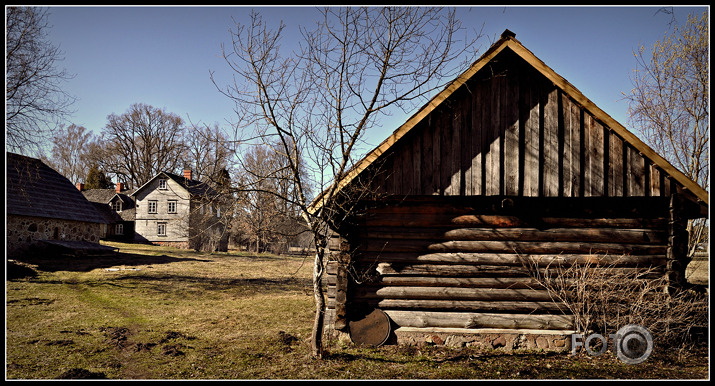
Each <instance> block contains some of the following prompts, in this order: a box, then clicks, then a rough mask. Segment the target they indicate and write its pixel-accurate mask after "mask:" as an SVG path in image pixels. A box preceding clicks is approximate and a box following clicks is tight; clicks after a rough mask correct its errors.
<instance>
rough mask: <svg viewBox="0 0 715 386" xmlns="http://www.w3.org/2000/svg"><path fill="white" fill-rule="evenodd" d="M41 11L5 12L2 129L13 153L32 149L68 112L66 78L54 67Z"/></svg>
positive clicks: (55, 54) (56, 53)
mask: <svg viewBox="0 0 715 386" xmlns="http://www.w3.org/2000/svg"><path fill="white" fill-rule="evenodd" d="M47 16H48V13H47V9H44V8H37V7H7V8H6V9H5V129H6V134H7V142H6V144H7V146H8V147H9V149H11V150H13V151H18V152H21V151H23V150H25V151H28V150H30V149H32V148H34V149H35V150H38V149H39V148H40V147H41V145H42V142H43V141H45V140H48V139H50V137H51V134H52V131H53V130H54V129H55V127H56V126H57V124H58V123H59V122H62V121H63V120H64V119H65V118H66V117H67V116H69V115H70V114H71V111H70V110H69V109H70V107H71V105H72V104H73V103H74V98H73V97H71V96H70V95H68V94H67V93H66V92H65V91H64V90H62V83H63V82H64V81H66V80H68V79H70V78H71V76H70V75H69V74H68V73H67V72H66V71H65V70H64V69H58V68H57V62H59V61H61V60H63V57H62V52H61V51H60V49H59V47H57V46H54V45H53V44H52V43H51V42H49V41H48V40H47V30H48V29H49V27H50V26H49V25H48V21H47Z"/></svg>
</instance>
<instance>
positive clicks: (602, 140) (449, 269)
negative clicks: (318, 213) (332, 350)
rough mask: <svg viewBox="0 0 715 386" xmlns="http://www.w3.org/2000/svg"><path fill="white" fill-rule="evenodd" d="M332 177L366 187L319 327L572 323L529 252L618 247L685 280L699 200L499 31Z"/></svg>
mask: <svg viewBox="0 0 715 386" xmlns="http://www.w3.org/2000/svg"><path fill="white" fill-rule="evenodd" d="M337 184H338V189H339V191H341V192H349V191H350V189H351V188H353V187H356V186H359V187H360V188H358V189H359V190H362V189H363V188H362V187H367V190H368V191H369V192H370V195H369V197H368V198H364V199H361V200H360V202H359V203H358V204H357V205H356V206H357V208H358V209H357V210H355V211H353V212H351V213H349V217H348V218H347V220H346V221H344V222H343V223H342V225H341V227H340V229H338V230H337V231H336V233H335V236H334V240H333V241H334V242H333V243H332V249H333V250H334V252H335V253H333V255H332V257H331V261H330V262H328V268H327V272H328V275H327V283H328V313H327V317H326V320H327V321H328V322H327V323H326V325H327V326H328V328H329V329H330V330H331V331H332V330H337V331H345V332H350V331H349V330H350V324H351V323H358V322H359V320H360V319H361V318H362V317H363V316H364V315H365V314H366V313H367V312H368V311H370V310H373V309H378V310H381V311H382V312H384V313H385V314H386V315H387V316H388V317H389V319H390V321H391V323H392V327H393V328H394V329H395V330H394V335H395V336H397V338H398V341H399V339H400V337H401V336H408V335H409V334H407V332H409V333H412V335H413V336H416V335H419V334H422V336H426V337H428V339H431V338H430V337H434V338H435V339H438V340H439V339H444V335H439V336H442V338H439V336H438V335H435V334H439V333H449V334H482V335H484V334H487V335H488V334H492V333H513V334H516V335H512V336H517V335H518V334H524V333H529V334H531V335H532V336H537V335H538V336H543V337H546V338H547V340H548V337H549V336H558V335H561V336H564V335H567V334H569V333H570V332H571V331H572V330H573V319H572V318H571V317H569V315H564V314H563V313H562V312H557V311H556V309H555V307H554V303H553V301H552V300H551V298H550V297H549V295H548V294H547V293H545V291H542V290H538V289H534V288H533V286H530V285H529V284H528V281H529V275H528V273H526V272H524V269H523V268H524V267H523V259H522V258H523V257H524V256H527V257H532V258H535V259H540V260H543V261H548V260H549V259H552V260H553V259H555V258H557V257H558V258H559V259H562V260H564V261H577V260H583V259H588V258H589V256H593V255H595V254H599V255H609V256H624V257H625V258H624V259H621V260H620V261H621V264H623V268H625V269H628V268H630V267H635V266H638V265H641V266H642V265H650V266H655V267H658V269H660V272H662V274H663V275H667V278H668V280H669V283H670V284H671V285H676V286H677V285H681V284H683V282H684V276H683V275H684V270H685V267H686V265H687V261H685V258H686V246H687V231H686V223H687V220H688V219H692V218H702V217H707V213H708V200H709V196H708V193H707V191H705V190H704V189H703V188H702V187H701V186H699V185H698V184H696V183H695V182H693V181H692V180H690V179H689V178H687V177H686V176H685V175H684V174H683V173H682V172H680V171H679V170H677V169H676V168H674V167H673V166H672V165H671V164H670V163H668V162H667V161H666V160H665V159H664V158H663V157H662V156H661V155H659V154H657V153H656V152H654V151H653V150H652V149H651V148H650V147H648V146H647V145H646V144H644V143H643V142H642V141H641V140H640V139H638V138H637V137H636V136H635V135H633V134H632V133H631V132H629V131H628V130H627V129H626V128H625V127H623V126H622V125H621V124H619V123H618V122H616V121H615V120H614V119H613V118H611V117H610V116H609V115H608V114H607V113H605V112H604V111H602V110H601V109H600V108H598V107H597V106H596V105H595V104H594V103H593V102H591V101H590V100H589V99H588V98H586V97H585V96H584V95H583V94H582V93H581V92H580V91H579V90H577V89H576V88H575V87H574V86H573V85H571V84H570V83H569V82H568V81H566V80H565V79H564V78H562V77H561V76H559V75H558V74H556V73H555V72H554V71H553V70H552V69H551V68H549V67H548V66H547V65H546V64H545V63H544V62H542V61H541V60H540V59H538V58H537V57H536V56H535V55H534V54H533V53H531V52H530V51H529V50H528V49H526V48H525V47H524V46H523V45H522V44H521V43H520V42H519V41H518V40H516V38H515V35H514V34H513V33H511V32H509V31H508V30H507V31H505V33H504V34H502V36H501V38H500V39H499V40H498V41H497V42H496V43H495V44H494V45H492V46H491V47H490V48H489V50H488V51H487V52H486V53H485V54H484V55H482V56H481V58H479V59H478V60H477V61H476V62H475V63H474V64H473V65H472V66H471V67H470V68H469V69H467V70H466V71H465V72H464V73H463V74H462V75H460V76H459V77H458V78H457V79H455V80H454V81H452V82H451V83H450V84H449V85H448V86H447V87H446V88H445V89H444V90H443V91H441V92H440V93H439V94H437V95H436V96H435V97H434V98H432V100H430V101H429V102H428V103H427V104H426V105H424V106H423V107H422V108H421V109H420V110H419V111H418V112H417V113H416V114H415V115H413V116H412V117H411V118H409V119H408V120H407V122H405V123H404V124H403V125H402V126H400V127H399V128H398V129H397V130H395V131H394V133H393V134H392V135H390V136H389V137H388V138H387V139H385V140H384V141H383V142H382V143H381V144H380V145H379V146H378V147H377V148H375V149H374V150H373V151H371V152H370V153H369V154H368V155H367V156H366V157H365V158H364V159H362V160H361V161H360V162H358V163H357V164H356V166H355V167H354V168H353V169H352V170H351V171H350V172H349V173H348V174H347V176H346V177H345V178H344V179H342V180H340V181H337ZM346 195H347V196H349V194H346ZM315 202H316V204H315V205H318V206H319V205H320V203H321V201H320V197H319V198H318V199H317V200H316V201H315ZM364 310H367V311H364ZM491 336H492V337H493V336H494V335H491ZM405 339H406V338H405ZM497 340H498V339H497ZM502 340H503V339H502ZM502 343H503V344H502V345H505V344H506V345H508V342H506V343H505V342H502ZM561 343H563V340H562V341H561V342H557V343H555V344H556V345H559V344H561ZM550 344H551V345H553V344H554V342H553V341H552V342H551V343H550ZM545 345H546V346H547V347H548V346H549V343H546V344H545Z"/></svg>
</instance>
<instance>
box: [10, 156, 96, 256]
mask: <svg viewBox="0 0 715 386" xmlns="http://www.w3.org/2000/svg"><path fill="white" fill-rule="evenodd" d="M6 154H7V174H6V181H7V182H6V183H7V187H6V208H7V212H6V215H7V217H6V233H7V238H6V240H7V246H6V248H7V251H6V252H7V255H8V256H9V257H13V256H19V255H22V254H24V253H27V252H28V251H30V250H31V249H32V248H33V247H36V246H38V245H43V244H48V243H52V242H54V243H57V244H61V243H75V244H76V245H80V244H83V243H92V244H96V245H97V246H99V244H98V242H99V239H100V235H101V234H102V233H103V232H104V231H105V228H106V224H107V220H106V219H105V218H104V217H103V216H102V215H101V214H100V213H98V212H97V210H96V209H95V207H94V206H93V205H92V204H91V203H90V202H89V201H87V200H86V199H85V198H84V196H83V195H82V193H80V192H79V191H78V190H77V188H76V187H75V185H74V184H72V183H71V182H70V181H69V180H68V179H67V178H65V177H64V176H62V175H61V174H60V173H58V172H57V171H55V170H53V169H52V168H50V167H49V166H47V165H45V164H44V163H43V162H42V161H40V160H39V159H36V158H31V157H26V156H23V155H19V154H14V153H6Z"/></svg>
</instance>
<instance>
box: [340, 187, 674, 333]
mask: <svg viewBox="0 0 715 386" xmlns="http://www.w3.org/2000/svg"><path fill="white" fill-rule="evenodd" d="M633 200H638V202H637V205H630V206H629V207H630V208H634V207H635V208H638V207H640V208H642V209H641V210H636V211H633V210H629V211H626V212H624V211H619V208H613V207H609V206H608V205H601V203H602V202H604V201H598V200H595V201H594V200H591V201H585V202H581V203H580V204H578V205H575V206H574V205H571V206H569V205H566V208H565V209H564V208H562V209H553V208H554V207H555V205H553V203H554V202H555V201H550V202H549V203H544V202H542V201H534V200H526V201H520V200H517V203H518V204H517V205H515V206H513V207H510V210H508V211H503V210H500V209H499V208H498V205H496V206H495V205H489V203H490V201H488V200H485V199H478V200H476V202H472V205H465V202H467V201H465V200H461V199H460V200H459V201H457V202H454V201H449V202H447V201H439V200H437V199H434V200H429V199H421V200H419V201H416V202H400V203H399V204H397V205H390V204H386V205H382V206H378V207H372V208H368V209H366V210H365V211H364V212H363V213H362V215H361V216H359V221H357V222H356V223H355V224H354V226H353V227H352V228H351V231H350V232H345V235H343V236H341V237H342V238H341V245H342V247H341V250H343V251H349V255H350V257H349V258H346V257H345V255H342V256H343V257H342V258H341V259H340V261H335V262H333V263H331V264H330V265H329V268H328V295H329V302H328V303H329V307H331V309H335V308H336V305H337V309H339V310H345V311H343V312H342V314H344V316H343V317H345V318H349V317H350V308H351V307H355V306H356V305H368V306H370V307H375V308H380V309H382V310H383V311H385V312H386V313H387V314H388V315H389V317H390V318H391V319H392V321H393V322H394V323H395V324H396V325H397V326H399V327H422V328H425V327H427V328H463V329H479V328H498V329H535V330H569V329H571V328H572V320H573V319H572V318H573V317H572V315H569V313H568V311H567V309H566V307H565V306H564V304H562V303H560V302H558V301H556V300H555V299H554V298H553V296H552V294H551V293H549V291H547V289H546V288H544V287H543V285H542V283H541V282H540V281H539V280H537V279H536V278H535V274H543V273H544V272H545V271H546V270H549V269H551V270H552V271H553V269H554V268H555V267H561V268H567V267H569V266H571V265H573V264H589V265H590V266H592V267H593V269H599V268H603V267H608V268H609V269H614V270H624V271H629V270H636V269H643V268H648V269H649V272H650V274H651V275H660V276H662V275H663V274H665V273H666V266H667V264H666V263H667V261H668V258H667V257H668V254H667V253H668V239H669V236H670V234H669V232H668V224H669V221H668V220H669V218H668V214H669V213H668V200H667V199H665V200H664V199H655V198H649V199H645V200H646V201H648V202H645V203H644V202H643V200H644V199H643V198H640V199H636V198H633ZM547 204H548V205H547ZM495 208H497V209H495ZM648 208H650V210H647V209H648ZM646 212H647V215H644V214H645V213H646ZM654 267H655V268H654ZM338 272H340V276H338ZM346 279H347V282H346V281H345V280H346ZM333 312H334V311H333ZM339 319H340V316H337V321H338V322H339ZM338 324H339V323H336V326H337V325H338ZM344 324H345V323H342V324H341V325H344Z"/></svg>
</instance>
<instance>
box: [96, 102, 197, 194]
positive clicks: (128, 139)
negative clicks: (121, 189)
mask: <svg viewBox="0 0 715 386" xmlns="http://www.w3.org/2000/svg"><path fill="white" fill-rule="evenodd" d="M183 125H184V121H183V120H182V119H181V118H180V117H179V116H178V115H176V114H173V113H168V112H165V111H164V110H162V109H159V108H155V107H152V106H149V105H146V104H143V103H137V104H133V105H132V106H131V107H130V108H129V110H128V111H127V112H125V113H124V114H122V115H116V114H110V115H109V116H108V117H107V125H106V126H105V127H104V130H103V132H102V134H103V141H102V145H101V146H98V147H97V148H96V152H94V156H95V160H96V161H97V164H98V165H99V167H100V168H101V169H102V170H104V171H105V172H106V173H109V174H114V175H116V176H117V177H118V178H117V179H118V180H122V181H124V182H125V183H128V184H130V185H131V186H132V187H134V188H138V187H139V186H141V185H143V184H144V183H146V182H147V181H149V179H151V178H152V177H154V176H155V175H156V174H157V173H159V172H162V171H168V172H176V171H178V170H180V169H181V168H183V167H184V165H183V162H184V160H183V157H184V155H185V150H186V145H185V143H184V132H185V128H184V126H183Z"/></svg>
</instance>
